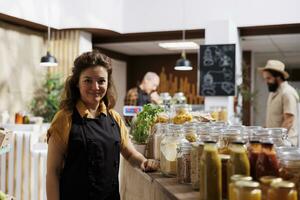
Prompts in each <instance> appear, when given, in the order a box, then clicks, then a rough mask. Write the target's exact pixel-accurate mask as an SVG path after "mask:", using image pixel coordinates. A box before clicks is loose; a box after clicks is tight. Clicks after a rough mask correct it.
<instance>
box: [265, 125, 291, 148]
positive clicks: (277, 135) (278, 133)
mask: <svg viewBox="0 0 300 200" xmlns="http://www.w3.org/2000/svg"><path fill="white" fill-rule="evenodd" d="M267 130H269V131H270V133H271V137H270V138H271V140H272V141H273V143H274V145H275V146H276V147H281V146H291V145H292V144H291V143H290V142H289V141H288V134H287V129H286V128H267Z"/></svg>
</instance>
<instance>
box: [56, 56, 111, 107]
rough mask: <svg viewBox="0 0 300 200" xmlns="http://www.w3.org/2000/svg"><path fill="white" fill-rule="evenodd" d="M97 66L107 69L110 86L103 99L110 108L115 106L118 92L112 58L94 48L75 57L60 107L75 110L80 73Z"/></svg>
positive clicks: (78, 97)
mask: <svg viewBox="0 0 300 200" xmlns="http://www.w3.org/2000/svg"><path fill="white" fill-rule="evenodd" d="M95 66H101V67H104V68H105V69H106V70H107V73H108V86H107V92H106V94H105V96H104V97H103V99H102V100H103V102H104V103H105V105H106V106H107V107H108V109H111V108H113V107H114V106H115V104H116V100H117V93H116V88H115V85H114V83H113V79H112V66H111V59H110V58H109V57H108V56H106V55H104V54H101V53H100V52H99V51H97V50H93V51H90V52H85V53H83V54H81V55H80V56H78V57H77V58H76V59H75V61H74V67H73V68H72V75H70V76H69V77H68V78H67V80H66V82H65V86H64V91H63V94H62V100H61V102H60V105H59V108H60V109H65V110H69V111H73V109H74V108H75V106H76V103H77V101H78V99H80V91H79V88H78V82H79V77H80V74H81V73H82V71H84V70H85V69H87V68H89V67H95Z"/></svg>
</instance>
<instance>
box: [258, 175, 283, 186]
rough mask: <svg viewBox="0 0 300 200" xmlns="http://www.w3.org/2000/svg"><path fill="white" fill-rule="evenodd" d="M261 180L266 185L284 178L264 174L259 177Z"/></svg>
mask: <svg viewBox="0 0 300 200" xmlns="http://www.w3.org/2000/svg"><path fill="white" fill-rule="evenodd" d="M259 181H260V182H261V183H263V184H265V185H270V184H271V183H275V182H280V181H282V178H279V177H276V176H263V177H261V178H260V179H259Z"/></svg>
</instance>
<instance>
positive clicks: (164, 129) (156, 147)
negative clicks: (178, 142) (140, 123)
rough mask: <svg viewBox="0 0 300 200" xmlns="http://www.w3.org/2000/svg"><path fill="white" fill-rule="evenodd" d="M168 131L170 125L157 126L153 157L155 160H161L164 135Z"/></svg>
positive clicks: (160, 124)
mask: <svg viewBox="0 0 300 200" xmlns="http://www.w3.org/2000/svg"><path fill="white" fill-rule="evenodd" d="M167 131H168V124H167V123H165V124H162V123H158V124H156V126H155V132H154V137H153V151H154V152H153V157H154V159H155V160H160V143H161V141H162V139H163V137H164V135H165V134H166V133H167Z"/></svg>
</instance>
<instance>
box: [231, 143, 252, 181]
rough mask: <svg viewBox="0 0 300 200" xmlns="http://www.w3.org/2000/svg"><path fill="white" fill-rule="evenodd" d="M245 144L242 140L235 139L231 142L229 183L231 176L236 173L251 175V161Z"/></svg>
mask: <svg viewBox="0 0 300 200" xmlns="http://www.w3.org/2000/svg"><path fill="white" fill-rule="evenodd" d="M244 144H245V143H244V142H242V141H235V142H232V143H231V144H230V147H229V151H230V159H229V161H228V164H227V180H228V183H227V185H229V183H230V177H231V176H233V175H235V174H240V175H245V176H250V163H249V159H248V155H247V149H246V147H245V146H244Z"/></svg>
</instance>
